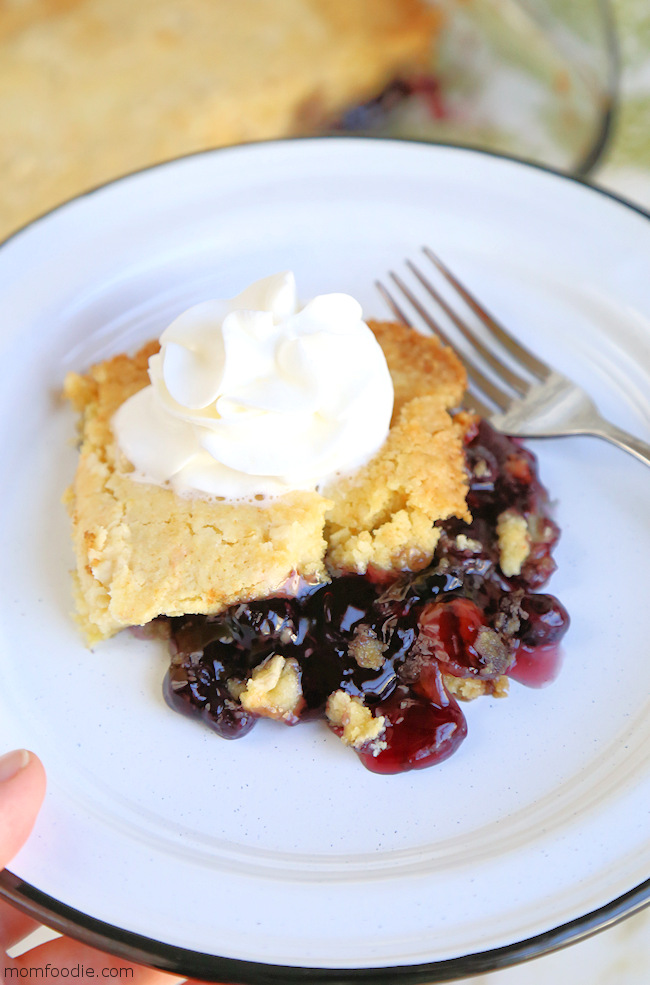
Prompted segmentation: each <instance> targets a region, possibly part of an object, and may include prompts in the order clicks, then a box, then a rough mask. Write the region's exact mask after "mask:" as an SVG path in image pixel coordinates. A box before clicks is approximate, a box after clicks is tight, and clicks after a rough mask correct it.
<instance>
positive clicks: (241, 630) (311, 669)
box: [164, 421, 569, 773]
mask: <svg viewBox="0 0 650 985" xmlns="http://www.w3.org/2000/svg"><path fill="white" fill-rule="evenodd" d="M466 459H467V464H468V470H469V473H470V491H469V495H468V504H469V507H470V510H471V513H472V516H473V519H472V522H471V523H469V524H467V523H464V522H462V521H460V520H457V519H451V520H447V521H444V522H443V523H441V524H439V526H440V528H441V535H440V540H439V542H438V547H437V549H436V553H435V555H434V558H433V561H432V563H431V565H430V566H429V567H428V568H426V569H425V570H424V571H420V572H417V573H403V574H401V575H399V576H398V577H397V578H395V579H394V580H393V581H392V582H390V583H389V584H386V583H385V582H377V581H376V580H373V579H372V578H370V577H366V576H362V575H346V576H343V577H339V578H335V579H334V580H333V581H332V582H331V583H330V584H328V585H322V586H320V587H317V588H314V589H311V590H310V591H308V592H306V593H304V594H302V595H301V596H299V597H297V598H272V599H266V600H264V601H260V602H251V603H248V604H243V603H242V604H239V605H236V606H233V607H231V608H230V609H228V610H227V611H226V612H224V613H222V614H220V615H219V616H193V615H190V616H184V617H180V618H174V619H171V620H169V625H170V648H171V652H172V658H171V666H170V669H169V672H168V674H167V676H166V678H165V683H164V693H165V697H166V700H167V701H168V703H169V704H170V705H171V707H172V708H175V709H176V710H178V711H180V712H183V713H184V714H188V715H192V716H196V717H199V718H201V719H202V720H203V721H204V722H205V723H206V724H207V725H209V726H210V727H211V728H213V729H214V730H215V731H216V732H217V733H218V734H219V735H221V736H222V737H224V738H228V739H234V738H239V737H241V736H243V735H245V734H246V733H247V732H249V731H250V729H251V728H252V727H253V726H254V724H255V722H256V721H257V715H256V714H255V713H253V712H251V711H247V710H246V709H245V708H244V707H243V706H242V704H241V702H240V700H239V696H240V695H241V691H242V689H243V688H245V687H246V682H247V681H248V680H249V679H250V677H251V674H252V672H253V670H254V669H255V668H256V667H258V666H260V665H261V664H263V663H264V661H265V660H267V658H270V657H272V656H275V655H278V654H279V655H280V656H282V657H284V658H285V659H289V658H292V659H293V661H295V664H296V665H297V667H298V669H299V678H300V687H301V690H302V699H301V702H300V709H299V712H296V714H295V715H288V716H285V718H284V720H285V721H286V722H287V723H288V724H295V722H296V721H298V720H306V719H312V718H324V717H326V706H327V702H328V698H329V696H330V695H331V694H333V693H334V692H336V691H339V690H342V691H344V692H346V693H347V694H348V695H350V696H351V697H352V698H353V699H360V700H361V701H362V702H363V704H364V705H365V706H366V707H367V708H368V709H369V710H370V711H371V713H372V715H373V716H374V717H378V716H382V717H383V718H384V728H383V731H382V733H381V734H380V735H379V737H378V738H376V739H374V740H373V741H368V742H367V743H365V744H363V743H362V744H359V743H356V744H355V748H356V751H357V753H358V754H359V757H360V759H361V761H362V763H363V764H364V765H365V766H366V767H368V769H370V770H373V771H374V772H378V773H396V772H401V771H404V770H410V769H419V768H422V767H425V766H429V765H431V764H432V763H436V762H440V761H441V760H443V759H445V758H447V757H448V756H449V755H451V754H452V753H453V752H454V751H455V750H456V748H457V747H458V746H459V745H460V743H461V742H462V741H463V739H464V737H465V735H466V733H467V724H466V721H465V716H464V715H463V712H462V710H461V708H460V707H459V705H458V702H457V701H456V699H455V697H454V695H453V693H451V692H454V691H456V687H455V686H454V681H459V679H460V681H459V683H460V684H461V686H462V685H463V684H464V682H474V685H476V684H478V685H479V686H482V687H483V689H484V693H490V689H491V688H493V687H494V686H495V684H496V682H497V681H498V680H499V679H500V678H503V677H504V676H509V677H512V678H514V679H516V680H518V681H520V682H522V683H524V684H527V685H529V686H534V687H539V686H541V685H542V684H545V683H548V682H549V681H550V680H552V679H553V678H554V677H555V675H556V673H557V670H558V667H559V647H558V644H559V642H560V640H561V639H562V637H563V636H564V633H565V632H566V630H567V628H568V625H569V617H568V615H567V612H566V610H565V609H564V607H563V606H562V605H561V603H560V602H559V601H558V600H557V599H556V598H554V596H552V595H547V594H543V593H539V592H538V591H537V589H539V588H540V587H542V586H543V585H544V583H545V582H546V581H547V580H548V578H549V576H550V575H551V574H552V572H553V571H554V570H555V564H554V562H553V559H552V556H551V554H552V550H553V548H554V546H555V544H556V542H557V539H558V535H559V531H558V527H557V526H556V524H555V523H554V522H553V521H552V520H551V519H550V517H549V515H548V495H547V493H546V490H545V489H544V487H543V486H542V485H541V483H540V481H539V479H538V477H537V468H536V463H535V459H534V457H533V456H532V455H531V453H530V452H529V451H527V450H526V449H525V448H524V447H523V446H522V445H521V444H520V443H519V442H518V441H517V440H515V439H512V438H508V437H506V436H504V435H501V434H499V433H498V432H496V431H494V430H493V429H492V428H491V427H490V426H489V425H488V424H487V423H486V422H484V421H481V422H479V423H477V424H476V425H475V427H474V428H473V430H472V432H471V433H469V434H468V437H467V447H466ZM505 511H509V512H510V513H512V512H513V511H514V513H515V514H516V516H517V517H519V518H521V517H523V518H524V520H525V521H526V530H527V540H528V545H529V548H528V553H527V556H526V558H525V560H524V562H523V564H522V565H521V569H520V571H519V572H518V573H517V574H516V575H509V576H507V575H505V574H504V573H503V571H502V569H501V567H500V557H501V555H500V541H499V523H500V518H501V517H502V516H503V514H504V512H505ZM368 654H370V658H368ZM332 727H333V728H334V730H335V731H338V732H339V733H340V732H341V731H342V728H341V727H340V726H338V725H336V724H334V725H333V726H332Z"/></svg>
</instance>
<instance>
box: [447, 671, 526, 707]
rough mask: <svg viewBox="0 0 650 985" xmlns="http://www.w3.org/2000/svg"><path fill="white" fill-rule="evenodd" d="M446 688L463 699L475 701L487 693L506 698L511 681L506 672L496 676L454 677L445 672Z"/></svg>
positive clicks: (494, 696)
mask: <svg viewBox="0 0 650 985" xmlns="http://www.w3.org/2000/svg"><path fill="white" fill-rule="evenodd" d="M442 679H443V681H444V685H445V688H446V689H447V691H448V692H449V694H452V695H453V696H454V697H455V698H460V699H461V700H462V701H474V699H475V698H481V697H484V696H485V695H492V697H493V698H505V697H507V695H508V688H509V685H510V681H509V679H508V677H507V676H506V675H505V674H502V675H501V676H500V677H495V678H480V677H454V676H453V674H443V678H442Z"/></svg>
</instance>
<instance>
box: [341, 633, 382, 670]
mask: <svg viewBox="0 0 650 985" xmlns="http://www.w3.org/2000/svg"><path fill="white" fill-rule="evenodd" d="M385 650H386V647H385V645H384V644H383V643H382V642H381V640H379V639H378V638H377V635H376V633H375V632H374V631H373V630H372V628H371V627H370V626H357V628H356V629H355V631H354V635H353V637H352V640H351V641H350V645H349V647H348V652H349V653H350V656H351V657H352V658H353V659H354V660H356V662H357V664H358V665H359V667H364V668H365V669H366V670H381V668H382V667H383V665H384V652H385Z"/></svg>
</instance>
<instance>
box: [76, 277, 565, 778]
mask: <svg viewBox="0 0 650 985" xmlns="http://www.w3.org/2000/svg"><path fill="white" fill-rule="evenodd" d="M464 387H465V377H464V372H463V369H462V367H461V365H460V363H459V362H458V360H457V358H456V357H455V355H454V354H453V352H451V351H450V350H449V349H448V348H446V347H444V346H442V345H441V344H440V343H439V342H438V341H437V340H436V339H434V338H430V337H423V336H420V335H418V334H417V333H413V332H412V331H411V330H409V329H407V328H405V327H404V326H401V325H397V324H392V323H369V324H366V323H364V322H363V321H362V319H361V310H360V307H359V306H358V304H357V303H356V302H355V301H353V299H351V298H349V297H348V296H346V295H322V296H320V297H318V298H315V299H314V300H313V301H311V302H309V303H308V304H307V305H304V306H301V305H300V304H299V303H298V301H297V298H296V293H295V284H294V281H293V278H292V276H291V275H278V276H276V277H271V278H267V279H266V280H264V281H260V282H258V283H256V284H254V285H253V286H252V287H251V288H249V289H247V291H245V292H243V294H241V295H239V296H238V297H237V298H234V299H232V300H231V301H228V302H204V303H203V304H201V305H197V306H196V307H194V308H192V309H190V310H189V311H188V312H185V313H183V314H181V315H180V316H179V317H178V318H177V319H176V320H175V321H174V322H173V323H172V325H170V326H169V328H168V329H166V331H165V332H164V333H163V335H162V336H161V339H160V343H152V344H150V345H149V346H146V347H145V348H144V349H142V350H141V351H140V352H139V353H137V354H136V355H135V356H133V357H129V356H123V355H122V356H117V357H115V358H114V359H112V360H108V361H107V362H104V363H100V364H98V365H97V366H94V367H92V368H91V370H90V371H89V372H88V373H86V374H85V375H78V374H71V375H70V376H69V377H68V379H67V380H66V393H67V395H68V397H69V398H70V399H71V401H72V402H73V404H74V405H75V407H76V408H77V409H78V410H79V411H80V412H81V450H80V459H79V465H78V469H77V474H76V476H75V479H74V482H73V485H72V486H71V489H70V490H69V492H68V495H67V501H68V505H69V509H70V513H71V517H72V528H73V542H74V547H75V552H76V557H77V570H76V572H75V575H74V581H75V594H76V602H77V614H78V621H79V623H80V625H81V628H82V630H83V632H84V634H85V636H86V639H87V641H88V642H89V644H91V645H92V644H94V643H97V642H99V641H100V640H102V639H105V638H107V637H109V636H112V635H113V634H114V633H116V632H118V631H119V630H121V629H124V628H127V627H131V628H135V627H144V628H143V629H142V628H141V629H139V630H138V631H139V632H144V633H146V634H148V635H158V636H161V637H163V638H165V639H166V640H167V641H168V645H169V648H170V656H171V664H170V668H169V671H168V673H167V676H166V679H165V682H164V693H165V697H166V700H167V702H168V704H169V705H170V706H171V707H172V708H174V709H176V710H178V711H180V712H182V713H184V714H188V715H191V716H195V717H196V718H197V719H200V720H201V721H203V722H204V723H205V724H206V725H208V726H209V727H210V728H212V729H213V730H214V731H216V732H217V733H218V735H220V736H222V737H224V738H239V737H242V736H244V735H246V734H247V733H248V732H249V731H250V730H251V729H252V728H253V726H254V725H255V723H256V722H257V721H258V719H259V718H261V717H264V718H272V719H276V720H278V721H279V722H283V723H285V724H287V725H295V724H297V723H298V722H301V721H307V720H311V719H316V718H321V719H323V720H325V721H326V722H327V724H328V725H329V727H330V728H331V729H332V730H333V731H334V732H335V733H336V734H337V735H339V736H340V737H341V739H342V740H343V742H344V743H345V744H346V745H348V746H350V747H351V748H352V749H354V750H355V751H356V752H357V753H358V755H359V758H360V759H361V761H362V762H363V764H364V765H365V766H367V767H368V768H369V769H370V770H373V771H375V772H379V773H395V772H400V771H404V770H409V769H417V768H421V767H425V766H429V765H431V764H432V763H435V762H439V761H440V760H443V759H445V758H446V757H447V756H449V755H450V754H451V753H453V752H454V750H455V749H456V748H457V747H458V745H459V744H460V743H461V742H462V740H463V739H464V737H465V735H466V731H467V725H466V720H465V716H464V714H463V711H462V709H461V703H462V702H464V701H467V700H471V699H473V698H476V697H479V696H480V695H486V694H487V695H494V696H503V695H505V694H506V693H507V690H508V681H509V678H514V679H515V680H518V681H520V682H522V683H525V684H529V685H532V686H538V685H540V684H543V683H545V682H547V681H548V680H550V679H552V677H553V676H554V674H555V671H556V669H557V662H558V644H559V642H560V640H561V639H562V636H563V635H564V633H565V631H566V629H567V626H568V616H567V613H566V611H565V609H564V608H563V606H562V605H561V603H560V602H559V601H558V600H557V599H555V598H554V597H553V596H552V595H548V594H545V593H542V592H540V589H541V588H542V587H543V586H544V585H545V583H546V582H547V581H548V579H549V577H550V576H551V574H552V573H553V571H554V568H555V565H554V562H553V560H552V551H553V548H554V546H555V543H556V541H557V538H558V527H557V525H556V524H555V522H554V521H553V519H552V518H551V516H550V510H549V500H548V496H547V493H546V490H545V489H544V487H543V486H542V484H541V483H540V480H539V478H538V474H537V467H536V463H535V459H534V457H533V455H532V454H531V453H530V452H529V451H528V450H527V449H526V448H524V447H523V446H522V444H521V443H520V442H519V441H517V440H514V439H512V438H508V437H506V436H504V435H502V434H499V433H497V432H496V431H494V429H492V428H491V427H490V426H489V425H488V424H487V423H486V422H485V421H482V420H480V419H478V418H476V417H475V416H473V415H471V414H468V413H467V412H465V411H459V410H458V409H457V408H458V407H459V406H460V404H461V401H462V396H463V392H464Z"/></svg>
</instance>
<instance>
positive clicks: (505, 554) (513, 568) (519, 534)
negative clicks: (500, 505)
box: [497, 510, 530, 578]
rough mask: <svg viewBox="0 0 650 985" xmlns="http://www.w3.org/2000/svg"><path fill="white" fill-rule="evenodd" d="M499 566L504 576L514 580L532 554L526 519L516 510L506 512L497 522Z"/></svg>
mask: <svg viewBox="0 0 650 985" xmlns="http://www.w3.org/2000/svg"><path fill="white" fill-rule="evenodd" d="M497 537H498V542H499V564H500V566H501V570H502V571H503V573H504V575H506V577H508V578H512V577H513V576H514V575H518V574H520V573H521V568H522V565H523V564H524V562H525V560H526V558H527V557H528V555H529V554H530V538H529V535H528V525H527V523H526V518H525V517H524V516H522V515H521V513H517V512H516V511H515V510H504V511H503V513H501V514H500V516H499V519H498V521H497Z"/></svg>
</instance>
